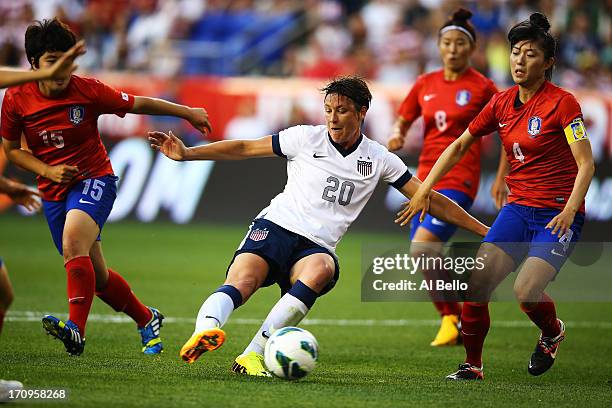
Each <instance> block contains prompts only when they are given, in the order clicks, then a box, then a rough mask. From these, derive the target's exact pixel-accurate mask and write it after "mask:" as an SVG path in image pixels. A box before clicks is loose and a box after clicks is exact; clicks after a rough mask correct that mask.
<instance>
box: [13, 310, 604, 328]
mask: <svg viewBox="0 0 612 408" xmlns="http://www.w3.org/2000/svg"><path fill="white" fill-rule="evenodd" d="M46 314H50V315H53V316H56V317H59V318H64V319H65V318H67V315H66V314H65V313H53V312H35V311H21V310H15V311H9V312H8V314H7V315H6V320H7V321H9V322H40V319H41V318H42V316H44V315H46ZM87 320H88V321H90V322H101V323H134V321H133V320H132V319H131V318H129V317H128V316H126V315H123V314H113V315H110V314H90V315H89V318H88V319H87ZM262 322H263V319H254V318H235V319H231V320H230V321H229V324H238V325H260V324H261V323H262ZM164 323H184V324H194V323H195V318H189V317H166V318H165V319H164ZM302 324H303V325H306V326H358V327H370V326H406V327H436V326H438V325H439V324H440V321H439V320H434V319H304V321H303V322H302ZM491 325H492V326H494V327H510V328H512V327H532V326H533V323H531V322H530V321H529V320H527V319H525V320H493V321H492V322H491ZM565 325H566V326H567V327H576V328H585V329H612V322H593V321H581V322H574V321H565Z"/></svg>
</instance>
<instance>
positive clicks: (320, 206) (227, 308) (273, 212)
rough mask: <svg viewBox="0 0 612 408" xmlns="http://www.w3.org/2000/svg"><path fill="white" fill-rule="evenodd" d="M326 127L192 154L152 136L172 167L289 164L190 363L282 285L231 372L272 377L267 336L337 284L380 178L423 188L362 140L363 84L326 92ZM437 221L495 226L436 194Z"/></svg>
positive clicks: (408, 189)
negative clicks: (351, 231) (262, 160)
mask: <svg viewBox="0 0 612 408" xmlns="http://www.w3.org/2000/svg"><path fill="white" fill-rule="evenodd" d="M322 92H323V93H324V94H325V99H324V109H325V119H326V125H322V126H295V127H291V128H289V129H286V130H284V131H281V132H280V133H278V134H274V135H269V136H265V137H263V138H261V139H256V140H231V141H230V140H228V141H221V142H215V143H211V144H207V145H204V146H197V147H191V148H187V147H185V145H184V144H183V143H182V142H181V141H180V140H179V139H178V138H177V137H176V136H175V135H173V134H172V132H169V134H165V133H162V132H150V133H149V140H150V142H151V146H152V147H153V148H154V149H155V150H158V151H161V152H162V153H163V154H165V155H166V156H168V157H169V158H171V159H173V160H179V161H180V160H239V159H247V158H254V157H272V156H275V155H276V156H281V157H284V158H286V159H287V184H286V186H285V189H284V191H283V192H282V193H280V194H278V195H277V196H276V197H275V198H274V199H273V200H272V201H271V202H270V205H269V206H268V207H267V208H265V209H263V210H262V211H261V212H260V213H259V214H258V215H257V217H255V220H254V221H253V223H252V224H251V226H250V228H249V231H248V232H247V234H246V236H245V238H244V240H243V241H242V242H241V244H240V246H239V247H238V250H237V251H236V253H235V255H234V258H233V260H232V262H231V263H230V266H229V268H228V271H227V275H226V279H225V282H224V284H223V286H221V287H220V288H219V289H217V290H216V291H215V292H214V293H213V294H212V295H210V296H209V297H208V298H207V299H206V300H205V301H204V303H203V304H202V307H201V308H200V311H199V313H198V317H197V321H196V327H195V331H194V333H193V335H192V336H191V338H190V339H189V340H188V341H187V342H186V343H185V345H184V346H183V348H182V349H181V351H180V355H181V358H182V359H183V360H185V361H186V362H188V363H193V362H194V361H195V360H197V359H198V357H199V356H200V355H201V354H202V353H204V352H206V351H212V350H215V349H217V348H219V347H220V346H221V345H222V344H223V342H224V340H225V332H224V331H223V330H221V327H222V326H223V325H224V324H225V323H226V322H227V320H228V319H229V316H230V315H231V313H232V312H233V311H234V309H236V308H237V307H239V306H240V305H242V304H243V303H245V302H246V301H247V300H248V299H249V297H250V296H251V295H252V294H253V293H254V292H255V291H256V290H257V289H258V288H260V287H262V286H269V285H272V284H274V283H277V284H278V285H279V286H280V287H281V291H282V293H283V295H282V297H281V299H280V300H279V301H278V302H277V303H276V304H275V305H274V307H273V308H272V310H271V311H270V313H269V314H268V316H267V317H266V319H265V321H264V322H263V325H262V326H261V328H260V329H259V330H258V331H257V333H256V334H255V337H254V338H253V340H252V341H251V343H250V344H249V345H248V347H247V348H246V349H245V350H244V352H243V354H241V355H240V356H238V357H237V358H236V360H235V362H234V364H233V366H232V370H233V371H235V372H238V373H243V374H249V375H259V376H265V375H268V374H267V372H266V370H265V368H264V365H263V350H264V346H265V344H266V341H267V338H268V337H269V336H270V334H271V333H272V332H273V331H274V329H278V328H281V327H285V326H295V325H297V324H298V323H299V322H300V321H301V320H302V319H303V318H304V316H305V315H306V314H307V313H308V311H309V310H310V309H311V308H312V306H313V304H314V302H315V300H316V299H317V297H318V296H321V295H323V294H325V293H327V292H328V291H329V290H331V289H332V288H333V287H334V285H335V284H336V281H337V280H338V277H339V264H338V259H337V257H336V255H335V248H336V245H337V243H338V241H340V238H342V236H343V235H344V233H345V232H346V230H347V229H348V227H349V226H350V225H351V223H352V222H353V221H354V220H355V218H357V216H358V215H359V213H360V212H361V210H362V209H363V207H364V206H365V204H366V202H367V201H368V199H369V198H370V197H371V195H372V193H373V192H374V189H375V188H376V185H377V183H378V181H379V180H380V179H382V180H384V181H386V182H387V183H389V184H391V185H392V186H394V187H395V188H397V189H399V190H400V191H401V192H402V193H403V194H404V195H406V197H410V196H411V195H412V194H413V193H414V192H415V191H416V190H417V189H418V187H419V185H420V181H419V180H418V179H416V178H415V177H413V176H412V175H411V174H410V172H409V171H408V168H407V167H406V165H405V164H404V163H403V162H402V160H401V159H400V158H399V157H397V156H396V155H395V154H392V153H390V152H389V151H388V150H387V149H386V148H385V147H384V146H382V145H380V144H378V143H376V142H374V141H372V140H370V139H368V138H367V137H366V136H364V135H363V134H362V133H361V127H362V124H363V120H364V118H365V115H366V112H367V110H368V108H369V106H370V101H371V99H372V95H371V94H370V91H369V89H368V87H367V85H366V83H365V82H364V81H363V80H362V79H360V78H356V77H342V78H338V79H335V80H333V81H331V82H330V83H329V84H327V86H326V87H325V88H323V89H322ZM431 202H432V204H431V207H430V212H431V214H432V215H433V216H435V217H438V218H441V219H443V220H444V221H447V222H450V223H453V224H456V225H458V226H460V227H463V228H465V229H468V230H470V231H473V232H475V233H476V234H479V235H485V234H486V232H487V230H488V228H487V227H486V226H485V225H483V224H482V223H480V222H479V221H478V220H476V219H475V218H473V217H472V216H470V215H469V214H468V213H467V212H465V211H464V210H463V209H462V208H461V207H460V206H459V205H457V204H455V203H454V202H453V201H451V200H449V199H448V198H446V197H445V196H443V195H441V194H437V193H435V194H434V197H433V199H432V201H431Z"/></svg>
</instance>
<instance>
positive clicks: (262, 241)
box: [226, 218, 340, 296]
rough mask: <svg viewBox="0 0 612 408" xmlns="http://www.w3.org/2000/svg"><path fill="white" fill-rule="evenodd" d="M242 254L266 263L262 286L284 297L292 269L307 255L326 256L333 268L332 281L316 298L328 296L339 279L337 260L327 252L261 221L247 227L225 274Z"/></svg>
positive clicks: (284, 230) (301, 237)
mask: <svg viewBox="0 0 612 408" xmlns="http://www.w3.org/2000/svg"><path fill="white" fill-rule="evenodd" d="M245 252H246V253H251V254H255V255H259V256H260V257H262V258H263V259H265V260H266V262H267V263H268V266H269V268H270V270H269V271H268V276H267V277H266V280H265V281H264V283H263V285H262V286H264V287H266V286H270V285H273V284H275V283H277V284H278V286H280V288H281V292H282V293H283V294H285V293H286V292H287V291H288V290H289V289H290V288H291V283H290V282H289V272H290V271H291V268H292V267H293V265H295V264H296V262H297V261H299V260H300V259H302V258H304V257H306V256H308V255H312V254H317V253H323V254H329V255H330V256H331V257H332V258H333V260H334V264H335V265H336V270H335V273H334V279H333V281H332V282H330V283H329V284H328V285H327V287H325V288H324V289H323V290H322V291H321V293H320V294H319V296H321V295H324V294H325V293H327V292H329V291H330V290H331V289H332V288H333V287H334V286H335V285H336V282H337V281H338V279H339V278H340V266H339V265H338V260H337V259H336V257H335V256H334V255H333V254H332V253H331V252H330V251H329V250H327V249H326V248H324V247H322V246H321V245H318V244H315V243H314V242H312V241H311V240H309V239H308V238H305V237H303V236H301V235H299V234H296V233H295V232H291V231H288V230H286V229H284V228H283V227H281V226H279V225H277V224H275V223H273V222H272V221H269V220H265V219H263V218H258V219H256V220H254V221H253V223H252V224H251V226H250V227H249V230H248V231H247V234H246V236H245V237H244V239H243V240H242V242H241V243H240V246H239V247H238V249H237V250H236V252H235V253H234V257H233V258H232V261H231V262H230V264H229V266H228V267H227V271H228V272H229V268H230V267H231V266H232V263H234V259H236V256H238V255H239V254H242V253H245ZM226 275H227V272H226Z"/></svg>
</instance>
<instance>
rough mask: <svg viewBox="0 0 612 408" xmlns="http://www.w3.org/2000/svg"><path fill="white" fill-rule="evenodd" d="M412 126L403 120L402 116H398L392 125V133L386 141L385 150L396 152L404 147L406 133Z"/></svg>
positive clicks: (409, 122)
mask: <svg viewBox="0 0 612 408" xmlns="http://www.w3.org/2000/svg"><path fill="white" fill-rule="evenodd" d="M410 125H412V122H411V121H408V120H406V119H404V118H403V117H402V116H398V117H397V119H396V120H395V123H394V124H393V131H392V133H391V137H390V138H389V140H387V149H389V151H392V152H394V151H396V150H399V149H401V148H402V147H403V146H404V140H405V139H406V132H407V131H408V129H409V128H410Z"/></svg>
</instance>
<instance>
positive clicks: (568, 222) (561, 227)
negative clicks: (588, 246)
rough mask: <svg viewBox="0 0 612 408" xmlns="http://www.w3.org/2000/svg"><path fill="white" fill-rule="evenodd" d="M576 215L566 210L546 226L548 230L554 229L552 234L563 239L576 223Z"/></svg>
mask: <svg viewBox="0 0 612 408" xmlns="http://www.w3.org/2000/svg"><path fill="white" fill-rule="evenodd" d="M575 215H576V213H575V212H574V211H572V210H567V209H565V210H563V211H561V212H560V213H559V214H557V215H556V216H555V217H554V218H553V219H552V220H550V222H549V223H548V224H546V229H549V228H552V230H551V231H550V233H551V234H553V235H557V236H558V237H559V238H561V237H562V236H563V235H565V233H566V232H567V231H568V230H569V229H570V227H571V226H572V224H573V223H574V216H575Z"/></svg>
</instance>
